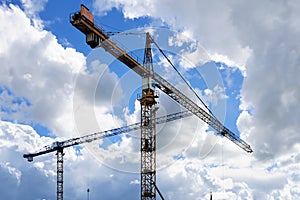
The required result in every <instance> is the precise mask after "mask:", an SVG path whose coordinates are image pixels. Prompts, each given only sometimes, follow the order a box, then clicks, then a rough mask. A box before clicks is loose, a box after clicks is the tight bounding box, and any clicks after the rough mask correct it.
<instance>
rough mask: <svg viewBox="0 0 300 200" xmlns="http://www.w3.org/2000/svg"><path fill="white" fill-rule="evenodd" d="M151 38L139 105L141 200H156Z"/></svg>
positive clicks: (154, 107)
mask: <svg viewBox="0 0 300 200" xmlns="http://www.w3.org/2000/svg"><path fill="white" fill-rule="evenodd" d="M151 41H152V40H151V37H150V34H149V33H147V34H146V45H145V51H144V61H143V65H144V67H145V68H146V69H147V70H148V71H149V72H150V74H146V75H145V76H143V77H142V84H143V85H142V95H141V98H140V99H139V100H140V104H141V199H142V200H155V199H156V189H155V184H156V123H155V122H154V123H151V122H153V121H154V120H155V119H156V110H157V109H158V108H157V107H156V106H155V105H156V103H157V102H156V100H155V99H156V98H158V95H157V93H156V92H155V88H154V84H153V83H152V78H151V76H152V75H153V63H152V53H151V43H152V42H151Z"/></svg>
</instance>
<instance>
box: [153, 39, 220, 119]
mask: <svg viewBox="0 0 300 200" xmlns="http://www.w3.org/2000/svg"><path fill="white" fill-rule="evenodd" d="M151 39H152V42H153V44H155V46H156V47H157V48H158V50H159V51H160V52H161V54H162V55H163V56H164V57H165V58H166V60H167V61H168V63H169V64H170V65H171V66H172V67H173V69H174V70H175V71H176V72H177V74H178V75H179V76H180V77H181V79H182V80H183V81H184V82H185V84H186V85H187V86H188V87H189V88H190V90H191V91H192V92H193V93H194V94H195V95H196V97H197V98H198V99H199V100H200V102H201V103H202V104H203V106H204V107H205V108H206V109H207V110H208V112H209V113H210V114H211V115H212V116H213V117H214V118H216V116H215V115H214V114H213V113H212V111H211V110H210V109H209V107H208V106H207V105H206V104H205V103H204V101H203V100H202V99H201V98H200V97H199V95H198V94H197V93H196V91H195V90H194V89H193V88H192V86H191V85H190V84H189V83H188V82H187V80H186V79H185V78H184V77H183V75H182V74H181V73H180V72H179V71H178V69H177V68H176V67H175V65H174V64H173V63H172V61H171V60H170V59H169V58H168V56H167V55H166V54H165V53H164V51H163V50H162V49H161V48H160V47H159V46H158V44H157V43H156V42H155V41H154V40H153V38H151Z"/></svg>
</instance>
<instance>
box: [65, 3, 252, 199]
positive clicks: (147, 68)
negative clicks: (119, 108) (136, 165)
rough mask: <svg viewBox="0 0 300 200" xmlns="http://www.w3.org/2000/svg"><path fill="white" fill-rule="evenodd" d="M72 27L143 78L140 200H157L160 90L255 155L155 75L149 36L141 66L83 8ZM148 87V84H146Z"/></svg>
mask: <svg viewBox="0 0 300 200" xmlns="http://www.w3.org/2000/svg"><path fill="white" fill-rule="evenodd" d="M70 23H71V24H72V25H73V26H74V27H76V28H77V29H78V30H79V31H81V32H82V33H83V34H84V35H85V36H86V43H87V44H88V45H89V46H90V47H91V48H97V47H102V48H104V49H105V50H106V51H107V52H109V53H110V54H111V55H113V56H114V57H115V58H116V59H118V60H119V61H121V62H122V63H124V64H125V65H126V66H128V67H129V68H130V69H131V70H133V71H134V72H136V74H138V75H139V76H141V77H142V82H143V87H142V97H141V99H139V100H140V104H141V126H142V128H141V147H140V150H141V199H142V200H155V199H156V191H155V182H156V157H155V156H156V133H155V123H154V124H149V123H148V121H151V120H152V119H154V118H155V115H156V110H157V107H155V104H156V99H157V98H158V95H157V94H156V92H155V88H158V89H160V90H161V91H163V92H164V93H165V94H167V95H168V96H169V97H171V98H172V99H173V100H174V101H176V102H177V103H179V104H180V105H181V106H182V107H184V108H186V109H187V110H188V111H190V112H191V113H193V115H195V116H197V117H198V118H199V119H201V120H202V121H204V122H205V123H207V124H208V125H209V126H211V127H212V128H213V129H215V130H216V132H217V134H219V135H221V136H223V137H226V138H228V139H229V140H230V141H232V142H233V143H235V144H236V145H238V146H239V147H241V148H242V149H243V150H245V151H246V152H248V153H251V152H253V150H252V149H251V147H250V145H249V144H247V143H246V142H244V141H243V140H242V139H240V138H239V137H238V136H237V135H235V134H234V133H233V132H232V131H230V130H229V129H228V128H227V127H225V126H224V125H223V124H222V123H221V122H220V121H219V120H218V119H217V118H216V117H215V116H214V115H213V114H212V113H208V112H206V111H205V110H204V109H203V108H201V107H199V106H198V105H197V104H196V103H195V102H194V101H192V100H191V99H190V98H188V97H187V96H186V95H184V94H183V93H182V92H180V91H179V90H178V89H177V88H176V87H174V86H173V85H172V84H170V83H169V82H168V81H167V80H165V79H164V78H163V77H161V76H160V75H158V74H157V73H155V72H154V71H153V66H152V65H153V64H152V53H151V44H155V45H156V46H157V44H156V43H155V41H154V40H153V38H152V37H151V36H150V34H149V33H147V35H146V46H145V51H144V62H143V64H141V63H139V62H138V61H137V60H136V59H134V58H133V57H131V56H130V55H129V54H128V53H127V52H126V51H125V50H123V49H121V48H120V47H119V46H118V45H117V44H116V43H114V42H113V41H112V40H110V38H109V35H108V34H106V33H105V31H104V30H102V29H101V28H99V27H97V26H96V25H95V23H94V15H93V14H92V13H91V12H90V11H89V9H88V8H86V7H85V6H84V5H81V7H80V11H79V12H76V13H74V14H72V15H71V17H70ZM145 83H146V84H145Z"/></svg>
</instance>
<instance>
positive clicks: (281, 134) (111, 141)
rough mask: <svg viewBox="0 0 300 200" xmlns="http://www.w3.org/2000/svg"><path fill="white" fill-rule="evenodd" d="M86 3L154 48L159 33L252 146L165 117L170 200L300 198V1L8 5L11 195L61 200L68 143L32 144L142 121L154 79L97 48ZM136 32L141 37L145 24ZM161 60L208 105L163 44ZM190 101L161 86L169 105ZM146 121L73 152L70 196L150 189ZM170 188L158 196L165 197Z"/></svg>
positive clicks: (5, 113) (3, 43)
mask: <svg viewBox="0 0 300 200" xmlns="http://www.w3.org/2000/svg"><path fill="white" fill-rule="evenodd" d="M81 3H84V4H85V5H86V6H87V7H88V8H89V9H90V11H91V12H92V13H94V14H95V20H96V22H97V25H98V26H101V27H103V28H104V29H105V30H107V31H114V32H122V33H124V32H126V33H127V34H116V35H114V36H111V39H112V40H113V41H114V42H116V43H117V44H119V45H122V47H123V46H124V47H126V49H127V51H128V52H131V53H134V54H136V55H138V56H139V60H142V59H141V58H142V57H143V47H144V43H145V35H144V34H141V33H144V32H145V31H150V33H151V34H152V36H153V38H154V39H155V41H156V42H157V43H158V44H159V45H160V47H161V48H162V49H164V50H165V52H167V55H168V57H169V58H170V59H171V60H172V62H173V63H174V64H175V66H176V68H177V69H178V70H179V71H180V72H181V73H182V74H183V76H184V77H185V78H186V79H187V80H188V81H189V83H190V84H191V86H192V87H193V88H194V90H195V91H196V92H197V94H198V95H199V96H200V97H201V98H202V99H203V100H204V101H205V103H206V104H207V105H208V106H209V107H210V108H211V110H212V111H213V112H214V114H215V115H216V116H217V117H218V119H220V121H222V122H224V123H225V125H226V126H227V127H228V128H230V130H232V131H233V132H234V133H236V134H237V135H240V137H241V138H242V139H243V140H245V141H246V142H247V143H249V144H250V145H251V147H252V148H253V150H254V153H252V154H248V153H246V152H245V151H243V150H242V149H241V148H239V147H237V146H236V145H235V144H233V143H232V142H230V141H229V140H227V139H225V138H221V137H218V136H216V135H215V134H214V133H213V131H212V130H211V129H210V128H209V127H208V126H207V125H206V124H204V123H203V122H201V121H200V120H198V119H197V118H195V117H190V118H186V119H181V120H177V121H174V122H170V123H167V124H163V125H159V126H158V127H157V134H158V137H157V142H158V144H157V147H158V148H157V185H158V187H159V188H160V190H161V192H162V193H163V195H164V197H165V198H166V199H176V200H181V199H182V200H183V199H209V193H210V192H212V193H213V198H214V199H243V200H244V199H249V200H250V199H270V200H271V199H272V200H273V199H274V200H275V199H300V189H299V185H300V154H299V149H300V134H299V132H298V130H300V125H299V119H300V106H299V101H300V90H299V88H300V79H299V74H300V46H299V44H300V37H299V34H300V20H299V19H300V13H299V10H300V3H299V2H298V1H297V0H287V1H271V0H265V1H231V0H230V1H222V2H221V1H204V0H203V1H202V0H200V1H196V0H190V1H179V0H175V1H169V0H160V1H157V0H154V1H153V0H144V1H125V0H95V1H72V2H70V1H67V0H62V1H57V0H53V1H47V0H20V1H13V0H11V1H4V0H2V1H1V3H0V22H1V29H0V36H1V37H0V61H1V66H0V69H1V71H0V72H1V73H0V118H1V121H0V153H1V156H0V177H1V179H0V180H1V183H0V184H1V185H0V194H1V199H12V200H14V199H25V200H38V199H39V200H42V199H47V200H50V199H53V200H54V199H56V156H55V153H50V154H47V155H42V156H39V157H36V158H34V161H33V162H31V163H29V162H27V161H26V160H25V159H23V157H22V156H23V154H24V153H28V152H36V151H38V150H39V149H41V148H43V147H44V146H45V145H51V144H52V143H53V142H55V141H62V140H65V139H69V138H72V137H78V136H80V135H84V134H89V133H93V132H95V131H101V130H102V131H103V130H108V129H112V128H116V127H121V126H124V125H128V124H131V123H135V122H138V121H139V114H140V106H139V102H138V101H137V100H136V98H137V95H138V94H139V93H140V91H141V79H140V77H138V76H137V75H136V74H134V73H133V72H131V71H130V70H129V69H128V68H127V67H126V66H124V65H123V64H121V63H120V62H119V61H117V60H115V59H114V58H113V57H112V56H110V55H109V54H108V53H107V52H105V51H104V50H103V49H101V48H99V49H95V50H91V49H90V47H89V46H88V45H86V44H85V36H84V35H83V34H82V33H81V32H79V31H78V30H76V28H74V27H72V25H71V24H70V23H69V15H70V13H73V12H75V11H78V10H79V8H80V4H81ZM133 33H134V34H133ZM153 58H154V59H153V60H154V67H155V71H156V72H157V73H159V74H160V75H161V76H163V77H164V78H165V79H167V80H168V81H169V82H171V83H172V84H173V85H174V86H176V87H177V88H179V89H180V90H181V91H182V92H184V93H185V94H186V95H187V96H189V97H190V98H191V99H193V100H194V101H196V102H197V103H198V105H200V106H202V105H201V103H200V102H199V101H197V99H196V98H195V96H194V95H193V94H192V92H191V91H189V90H188V88H187V86H186V85H185V84H184V82H183V81H182V80H181V79H180V78H179V77H178V75H177V74H176V73H175V71H174V70H173V69H172V68H171V66H169V65H168V63H167V62H166V60H165V59H164V58H163V57H162V55H161V54H159V52H158V50H157V49H156V48H153ZM181 110H184V109H182V108H181V107H180V106H178V105H177V104H176V103H174V102H173V101H172V100H171V99H169V98H168V97H167V96H166V95H164V94H163V93H161V92H160V98H159V110H158V114H157V115H158V116H161V115H165V114H170V113H174V112H177V111H181ZM139 142H140V141H139V132H138V131H137V132H133V133H128V134H124V135H121V136H117V137H113V138H108V139H104V140H101V141H97V142H95V143H91V144H86V145H82V146H80V147H76V148H68V149H65V156H64V161H65V162H64V170H65V173H64V198H65V199H86V198H87V188H89V189H90V199H121V198H122V199H140V182H139V180H140V174H139V167H140V155H139V148H140V147H139V144H140V143H139ZM157 198H159V197H157Z"/></svg>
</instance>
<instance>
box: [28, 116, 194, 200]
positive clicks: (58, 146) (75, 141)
mask: <svg viewBox="0 0 300 200" xmlns="http://www.w3.org/2000/svg"><path fill="white" fill-rule="evenodd" d="M190 116H192V113H190V112H188V111H182V112H178V113H173V114H168V115H165V116H161V117H158V118H156V119H154V120H151V121H148V123H149V124H153V123H156V124H163V123H166V122H171V121H174V120H177V119H181V118H185V117H190ZM141 127H142V126H141V123H140V122H138V123H134V124H131V125H128V126H123V127H121V128H115V129H111V130H107V131H100V132H96V133H92V134H88V135H85V136H82V137H76V138H72V139H68V140H65V141H61V142H58V141H56V142H53V143H52V144H51V145H47V146H45V147H43V148H42V149H41V150H39V151H37V152H35V153H28V154H24V155H23V157H24V158H26V159H27V160H28V161H29V162H32V161H33V158H34V157H37V156H40V155H44V154H48V153H51V152H56V156H57V182H56V186H57V191H56V192H57V200H63V182H64V180H63V173H64V171H63V156H64V151H63V150H64V149H65V148H68V147H72V146H76V145H80V144H84V143H90V142H93V141H96V140H100V139H103V138H107V137H111V136H116V135H120V134H123V133H128V132H132V131H135V130H138V129H141ZM154 186H155V187H156V189H157V191H159V190H158V188H157V186H156V185H154ZM159 195H160V196H161V197H162V194H161V193H160V192H159Z"/></svg>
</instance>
